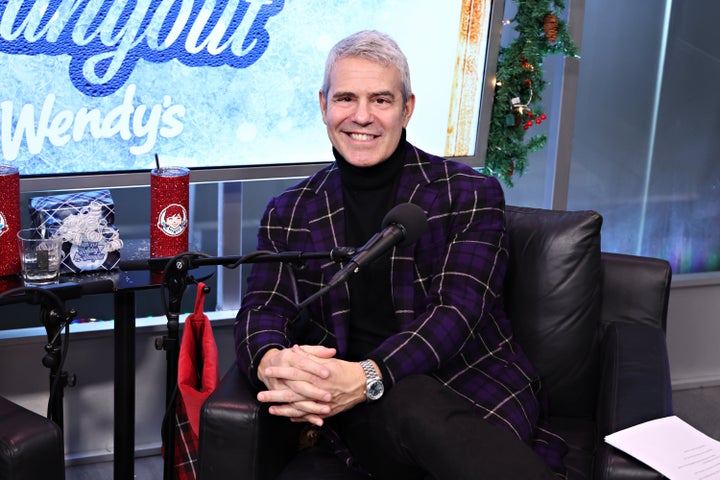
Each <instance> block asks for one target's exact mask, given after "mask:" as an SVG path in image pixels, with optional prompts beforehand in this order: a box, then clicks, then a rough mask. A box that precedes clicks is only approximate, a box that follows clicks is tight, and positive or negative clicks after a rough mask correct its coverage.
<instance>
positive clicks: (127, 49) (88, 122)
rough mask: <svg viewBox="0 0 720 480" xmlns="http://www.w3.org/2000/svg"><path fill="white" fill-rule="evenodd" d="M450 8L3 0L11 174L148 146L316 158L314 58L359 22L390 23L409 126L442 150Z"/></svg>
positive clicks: (334, 1) (105, 162) (67, 166)
mask: <svg viewBox="0 0 720 480" xmlns="http://www.w3.org/2000/svg"><path fill="white" fill-rule="evenodd" d="M461 7H462V1H461V0H443V1H442V2H438V1H437V0H285V1H282V0H245V1H241V0H217V1H216V2H211V1H197V0H196V1H192V0H184V1H168V0H138V1H136V2H124V1H121V0H115V1H102V0H85V1H77V0H75V1H70V0H52V1H51V0H36V1H35V2H32V1H22V0H7V1H4V2H0V62H1V64H2V65H3V81H2V82H0V107H1V108H2V117H1V123H0V128H1V136H0V143H1V146H2V161H3V162H5V163H14V164H17V165H18V166H19V167H20V171H21V174H23V175H31V174H46V173H67V172H93V171H117V170H142V169H148V168H151V167H152V166H153V164H154V154H155V153H157V154H159V155H160V156H161V157H162V159H163V163H164V164H165V165H169V164H175V165H184V166H189V167H194V166H234V165H258V164H274V163H296V162H317V161H327V160H329V159H330V157H331V152H330V147H329V143H328V140H327V136H326V133H325V128H324V125H323V123H322V121H321V117H320V112H319V107H318V93H317V92H318V90H319V88H320V85H321V82H322V73H323V67H324V61H325V57H326V54H327V52H328V50H329V49H330V47H331V46H332V45H333V44H334V43H335V42H336V41H337V40H339V39H340V38H342V37H344V36H346V35H347V34H349V33H352V32H354V31H357V30H360V29H366V28H372V29H378V30H381V31H385V32H388V33H390V34H391V35H392V36H393V37H394V38H395V39H396V40H397V41H398V43H399V44H400V46H401V47H402V48H403V50H404V51H405V52H406V54H407V56H408V59H409V62H410V68H411V74H412V80H413V90H414V91H415V93H416V95H417V107H416V111H415V115H414V117H413V119H412V121H411V123H410V126H409V128H408V137H409V139H410V140H411V141H413V142H414V143H416V144H417V145H418V146H420V147H421V148H423V149H426V150H428V151H431V152H433V153H439V154H442V153H443V150H444V147H445V139H446V130H447V121H448V109H449V104H450V95H451V88H452V78H453V71H454V62H455V57H456V52H457V47H458V37H459V34H458V26H459V21H460V10H461ZM51 14H52V15H51ZM199 19H200V20H202V21H203V22H205V23H204V26H203V25H202V22H200V21H199ZM250 20H252V22H251V21H250ZM243 22H244V23H243ZM200 26H203V28H199V27H200ZM220 27H227V29H226V33H225V36H224V37H217V38H215V43H217V45H218V46H217V47H216V50H217V51H215V52H211V51H210V50H212V46H211V45H208V44H203V43H202V42H203V41H204V40H206V39H208V38H211V40H212V35H214V33H213V29H215V32H219V31H221V29H220ZM193 29H194V30H193ZM231 34H234V35H235V36H236V38H230V35H231ZM133 35H134V36H133ZM170 39H173V41H172V42H170ZM132 41H135V43H132ZM163 41H165V42H166V43H165V44H163V43H162V42H163ZM211 43H212V42H211ZM231 44H232V47H231ZM193 45H200V46H199V47H198V48H197V49H195V50H193V48H192V46H193ZM231 50H232V51H231ZM479 61H480V64H482V63H483V60H482V59H480V60H479ZM473 144H474V141H473Z"/></svg>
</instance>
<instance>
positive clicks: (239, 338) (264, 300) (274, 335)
mask: <svg viewBox="0 0 720 480" xmlns="http://www.w3.org/2000/svg"><path fill="white" fill-rule="evenodd" d="M274 202H275V201H274V200H272V201H271V202H270V203H269V204H268V207H267V208H266V210H265V213H264V214H263V218H262V220H261V222H260V228H259V230H258V251H269V252H281V251H285V250H287V249H286V247H285V245H286V241H287V238H286V232H287V231H288V227H289V225H290V223H289V222H290V221H291V220H290V219H285V218H283V217H282V215H281V213H280V210H279V209H277V208H276V206H275V203H274ZM247 292H248V293H247V294H246V295H245V297H244V298H243V302H242V306H241V308H240V310H239V312H238V314H237V317H236V319H235V325H234V336H235V356H236V361H237V364H238V366H239V368H240V371H241V372H245V373H247V375H248V379H249V380H250V382H251V383H252V384H253V385H254V386H255V387H256V388H262V383H261V382H260V381H259V380H258V378H257V365H258V363H259V362H260V360H261V359H262V357H263V355H264V354H265V353H266V352H267V351H268V350H270V349H272V348H286V347H288V346H290V343H289V342H290V340H289V339H288V336H287V324H288V321H290V320H293V319H294V318H295V317H296V316H297V313H298V312H297V308H296V302H295V293H294V278H293V276H292V272H291V267H290V266H288V265H286V264H283V263H275V262H269V263H256V264H254V265H253V268H252V271H251V273H250V275H249V277H248V289H247Z"/></svg>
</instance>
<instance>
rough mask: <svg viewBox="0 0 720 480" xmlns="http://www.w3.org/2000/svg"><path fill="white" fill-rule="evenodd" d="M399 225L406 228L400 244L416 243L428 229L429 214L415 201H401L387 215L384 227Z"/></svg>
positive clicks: (384, 219)
mask: <svg viewBox="0 0 720 480" xmlns="http://www.w3.org/2000/svg"><path fill="white" fill-rule="evenodd" d="M388 225H398V226H401V227H402V228H403V229H404V230H405V238H404V239H403V240H402V242H400V243H399V244H398V245H399V246H401V247H405V246H407V245H410V244H412V243H415V242H416V241H417V239H418V238H420V235H422V234H423V233H424V232H425V230H427V225H428V223H427V215H425V212H424V211H423V209H422V208H420V207H418V206H417V205H415V204H414V203H400V204H398V205H396V206H394V207H393V208H392V209H391V210H390V211H389V212H388V213H387V215H385V218H383V221H382V228H385V227H387V226H388Z"/></svg>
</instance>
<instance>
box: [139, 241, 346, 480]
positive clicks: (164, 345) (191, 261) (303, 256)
mask: <svg viewBox="0 0 720 480" xmlns="http://www.w3.org/2000/svg"><path fill="white" fill-rule="evenodd" d="M354 253H355V249H354V248H349V247H338V248H335V249H333V250H332V251H330V252H319V253H305V252H280V253H276V252H265V251H256V252H253V253H251V254H248V255H244V256H220V257H211V256H209V255H206V254H204V253H200V252H184V253H181V254H179V255H176V256H175V257H171V258H168V259H153V264H154V265H157V264H158V263H161V264H162V263H164V264H165V268H164V269H163V275H162V287H163V289H165V288H166V289H167V291H168V301H167V304H165V296H164V292H163V295H162V300H163V306H164V308H165V316H166V317H167V320H168V321H167V335H165V336H163V337H161V338H157V339H156V340H155V348H156V349H157V350H165V352H166V353H165V356H166V359H167V375H166V385H165V400H166V410H165V417H166V419H168V421H166V422H165V423H164V424H163V432H162V433H163V438H164V439H165V445H164V449H165V456H164V459H163V461H164V463H163V479H164V480H173V479H174V478H175V468H174V467H175V465H174V459H175V413H176V405H175V391H176V388H177V379H178V361H179V358H180V348H179V346H180V342H179V330H180V322H179V319H180V304H181V302H182V297H183V293H184V292H185V289H186V287H187V285H188V284H189V283H196V282H197V281H198V280H195V279H194V278H193V277H192V276H190V275H189V274H188V272H189V271H190V270H193V269H195V268H199V267H203V266H222V267H225V268H237V267H238V266H240V265H242V264H247V263H290V264H292V265H293V266H295V267H296V268H303V267H304V264H305V261H306V260H309V259H330V260H333V261H335V262H344V261H347V260H349V259H350V258H352V255H353V254H354ZM151 268H152V265H151Z"/></svg>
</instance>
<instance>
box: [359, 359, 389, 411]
mask: <svg viewBox="0 0 720 480" xmlns="http://www.w3.org/2000/svg"><path fill="white" fill-rule="evenodd" d="M360 366H361V367H362V369H363V371H365V398H367V401H368V402H374V401H375V400H378V399H379V398H380V397H382V395H383V393H384V392H385V386H384V385H383V381H382V379H381V378H380V375H378V372H377V371H376V370H375V367H374V366H373V364H372V362H371V361H370V360H363V361H361V362H360Z"/></svg>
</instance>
